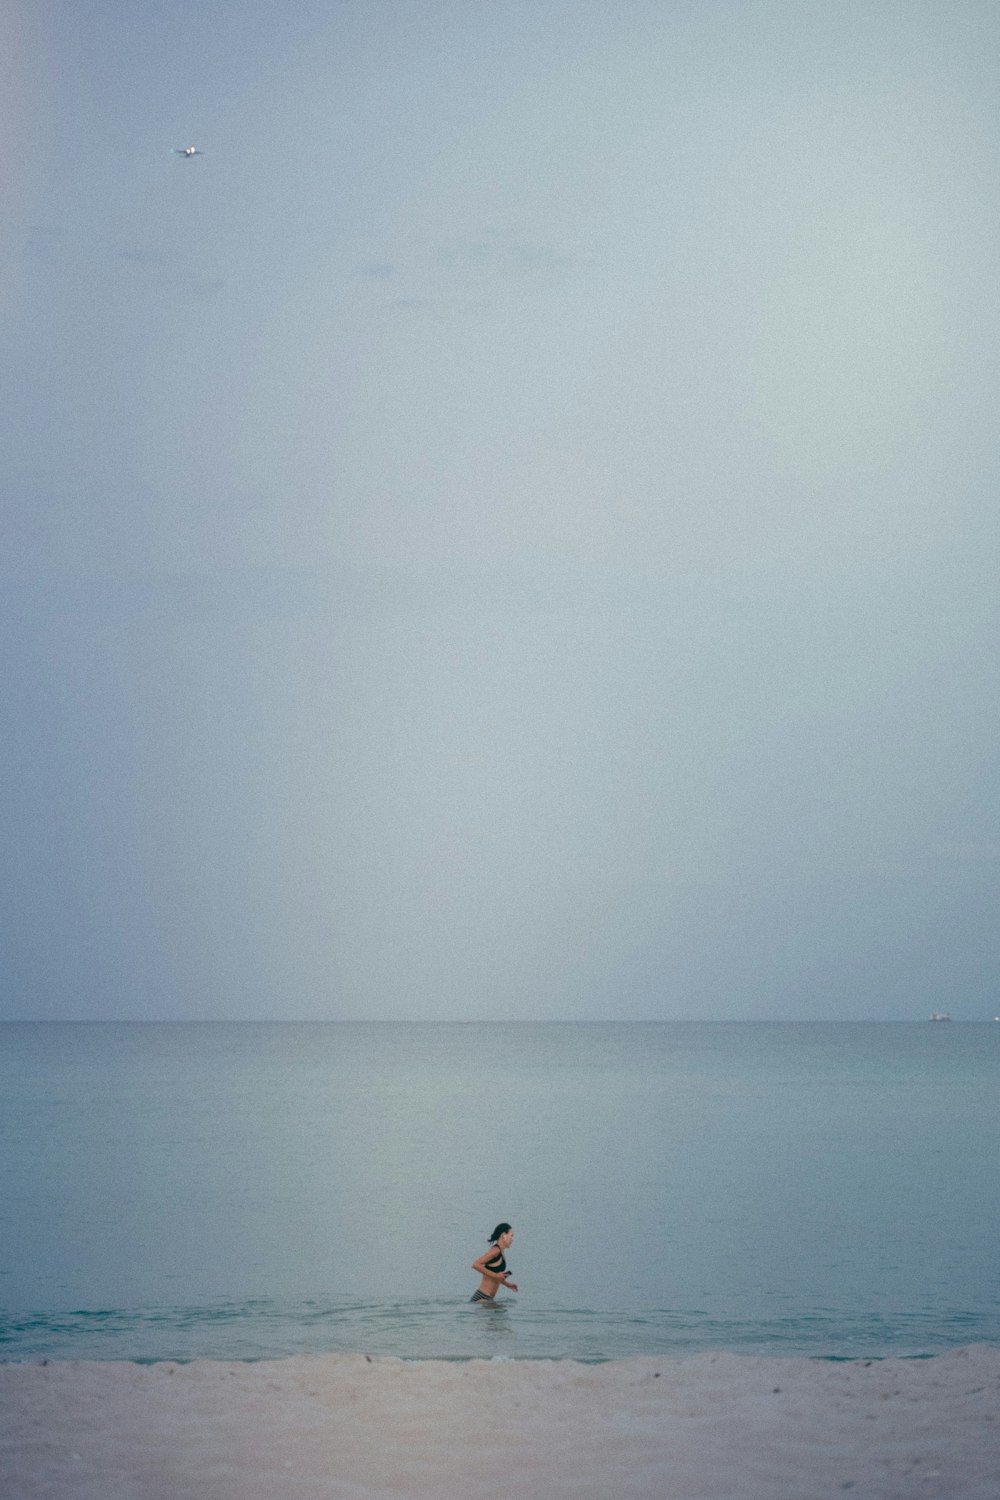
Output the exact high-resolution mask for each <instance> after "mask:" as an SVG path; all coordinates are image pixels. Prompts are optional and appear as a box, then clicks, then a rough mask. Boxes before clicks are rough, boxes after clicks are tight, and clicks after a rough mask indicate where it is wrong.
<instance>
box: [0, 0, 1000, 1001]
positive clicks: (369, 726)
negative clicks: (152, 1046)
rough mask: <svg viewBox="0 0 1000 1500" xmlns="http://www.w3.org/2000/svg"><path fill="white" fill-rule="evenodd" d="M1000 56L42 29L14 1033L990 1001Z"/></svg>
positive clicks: (956, 49) (933, 14) (201, 27)
mask: <svg viewBox="0 0 1000 1500" xmlns="http://www.w3.org/2000/svg"><path fill="white" fill-rule="evenodd" d="M998 44H1000V8H998V7H997V6H996V4H994V3H992V0H982V3H979V0H927V3H921V0H909V3H907V0H897V3H881V0H858V3H852V0H846V3H840V0H838V3H833V0H823V3H820V0H816V3H812V0H784V3H783V0H737V3H731V4H730V3H716V0H657V3H653V0H648V3H643V0H619V3H614V0H600V3H589V0H497V3H495V4H491V3H484V4H472V3H470V0H447V3H445V0H343V3H333V0H197V3H195V0H175V3H174V4H172V5H170V6H145V5H142V4H138V3H135V4H128V3H123V0H11V3H9V4H8V5H7V6H6V7H5V9H4V15H3V19H2V20H0V94H2V98H3V104H2V106H0V108H2V111H3V139H4V144H3V149H2V154H0V271H2V274H0V339H2V348H0V383H2V401H0V496H2V504H3V537H4V541H3V548H2V570H3V576H2V580H0V586H2V601H3V603H2V609H3V614H4V622H5V623H4V628H3V639H2V651H3V682H4V688H3V713H2V743H3V749H4V766H5V769H4V775H3V785H4V792H3V803H4V814H3V833H4V852H5V858H4V861H3V872H2V875H0V914H2V924H3V960H2V963H3V968H2V981H3V993H2V999H0V1014H2V1015H4V1016H7V1017H11V1018H35V1017H39V1018H42V1017H66V1018H89V1017H100V1018H103V1017H108V1018H115V1017H136V1018H145V1017H149V1018H164V1019H171V1018H189V1017H191V1018H194V1017H221V1018H229V1017H232V1018H241V1017H246V1018H257V1017H275V1018H286V1017H287V1018H299V1017H302V1018H327V1017H329V1018H333V1019H336V1018H341V1017H344V1018H348V1017H386V1018H393V1017H400V1018H409V1017H414V1018H423V1017H428V1018H432V1017H435V1018H436V1017H441V1018H462V1019H465V1018H470V1019H471V1018H481V1017H498V1018H505V1017H514V1018H533V1017H539V1018H549V1017H552V1018H567V1019H573V1018H582V1019H590V1018H603V1017H623V1018H633V1017H635V1018H639V1017H649V1018H659V1017H664V1018H671V1017H705V1018H724V1017H734V1018H747V1019H754V1018H786V1017H787V1018H793V1017H803V1018H810V1017H824V1018H826V1017H829V1018H838V1017H844V1018H865V1017H871V1018H873V1019H875V1018H895V1017H900V1018H902V1017H909V1016H914V1017H916V1018H923V1017H924V1016H925V1015H926V1014H927V1013H928V1012H929V1011H930V1010H932V1009H942V1010H949V1011H951V1012H952V1013H953V1014H954V1015H955V1016H956V1018H958V1017H962V1018H968V1019H979V1018H988V1017H992V1015H993V1014H994V1012H995V1011H997V1010H998V1009H1000V1001H998V998H997V992H996V980H997V973H998V959H1000V952H998V949H1000V921H998V916H1000V913H998V909H997V907H998V903H997V891H998V881H997V876H998V857H1000V834H998V828H997V811H998V808H997V803H998V784H1000V765H998V757H997V744H998V735H997V727H998V726H997V718H998V713H997V704H998V697H1000V694H998V687H1000V684H998V681H997V676H998V672H997V663H998V644H1000V642H998V600H1000V593H998V578H1000V569H998V541H1000V536H998V532H1000V522H998V504H997V469H998V462H997V457H998V454H997V412H998V379H997V376H998V362H1000V316H998V314H1000V279H998V271H997V268H998V264H1000V257H998V243H997V241H998V222H1000V174H998V168H1000V150H998V147H1000V109H998V84H1000V66H998V62H1000V50H998ZM192 143H193V144H194V145H196V146H197V147H199V148H200V150H201V151H202V152H203V154H202V155H198V156H194V157H191V158H185V157H183V156H181V155H178V154H175V148H182V147H185V146H187V145H189V144H192Z"/></svg>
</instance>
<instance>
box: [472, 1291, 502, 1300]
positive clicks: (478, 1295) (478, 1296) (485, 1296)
mask: <svg viewBox="0 0 1000 1500" xmlns="http://www.w3.org/2000/svg"><path fill="white" fill-rule="evenodd" d="M469 1301H470V1302H495V1301H496V1298H495V1297H491V1296H490V1294H489V1292H473V1294H472V1296H471V1297H470V1298H469Z"/></svg>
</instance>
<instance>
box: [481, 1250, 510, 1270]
mask: <svg viewBox="0 0 1000 1500" xmlns="http://www.w3.org/2000/svg"><path fill="white" fill-rule="evenodd" d="M483 1265H484V1267H485V1268H486V1270H487V1271H492V1273H493V1275H494V1276H502V1275H503V1273H504V1271H506V1269H507V1262H506V1261H505V1260H504V1258H503V1251H502V1250H501V1249H500V1246H499V1245H498V1246H497V1249H496V1254H495V1255H491V1256H490V1258H489V1260H484V1261H483Z"/></svg>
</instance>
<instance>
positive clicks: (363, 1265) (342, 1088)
mask: <svg viewBox="0 0 1000 1500" xmlns="http://www.w3.org/2000/svg"><path fill="white" fill-rule="evenodd" d="M998 1100H1000V1026H996V1025H964V1024H958V1023H952V1024H950V1025H928V1024H927V1023H913V1024H895V1025H854V1024H841V1025H821V1024H805V1025H790V1024H788V1025H786V1024H773V1025H751V1024H733V1025H724V1024H714V1025H702V1024H697V1023H667V1024H648V1025H646V1024H621V1025H617V1024H607V1025H605V1024H593V1025H568V1024H567V1025H549V1024H539V1025H526V1024H515V1025H509V1026H484V1025H397V1024H372V1025H367V1024H357V1025H355V1024H331V1025H308V1024H303V1025H281V1024H275V1025H257V1024H245V1025H225V1024H219V1025H215V1024H202V1025H174V1026H164V1025H70V1024H67V1025H48V1024H38V1025H35V1024H23V1025H20V1024H8V1025H4V1026H0V1140H2V1143H3V1152H2V1158H0V1224H2V1233H0V1303H2V1312H0V1359H35V1358H40V1357H50V1358H51V1357H55V1358H109V1359H110V1358H115V1359H120V1358H128V1359H141V1360H150V1359H190V1358H201V1357H212V1358H229V1359H233V1358H238V1359H243V1358H246V1359H254V1358H262V1357H269V1356H278V1355H283V1354H289V1353H298V1352H313V1353H325V1352H337V1351H355V1350H364V1351H367V1352H370V1353H388V1354H397V1355H402V1356H404V1357H407V1358H468V1357H496V1356H500V1357H511V1358H522V1357H549V1358H559V1357H573V1358H578V1359H587V1360H599V1359H607V1358H613V1357H618V1356H622V1355H628V1354H657V1355H671V1354H678V1355H679V1354H685V1353H690V1352H692V1351H699V1350H706V1349H730V1350H736V1351H744V1350H745V1351H753V1352H782V1353H798V1354H811V1355H818V1356H823V1357H831V1358H832V1357H844V1356H856V1355H860V1354H865V1355H883V1354H889V1353H895V1354H907V1355H916V1354H927V1353H932V1352H934V1351H936V1350H940V1349H943V1348H948V1347H954V1346H957V1345H960V1344H967V1343H972V1342H981V1341H986V1342H990V1343H1000V1287H998V1278H997V1272H998V1252H997V1220H996V1198H997V1192H996V1190H997V1164H998V1161H1000V1109H998ZM501 1219H507V1220H509V1221H510V1222H512V1223H513V1225H514V1227H515V1232H516V1239H515V1243H514V1246H513V1249H512V1250H511V1252H510V1253H509V1255H508V1261H509V1263H510V1265H511V1268H512V1270H513V1271H514V1273H515V1279H516V1280H517V1281H518V1283H519V1285H520V1287H521V1292H520V1295H519V1296H517V1297H516V1298H515V1297H513V1296H512V1297H510V1298H507V1299H504V1301H503V1302H501V1303H499V1304H498V1305H497V1306H495V1307H486V1308H481V1307H474V1306H471V1305H470V1304H469V1302H468V1298H469V1296H470V1295H471V1292H472V1290H473V1288H474V1287H475V1285H476V1280H477V1279H476V1277H475V1275H474V1273H473V1272H472V1271H471V1269H470V1263H471V1261H472V1260H473V1258H474V1257H475V1256H476V1255H478V1254H479V1253H481V1251H482V1250H483V1249H484V1248H485V1244H486V1239H487V1236H488V1234H489V1231H490V1230H491V1229H492V1227H493V1225H494V1224H495V1223H496V1222H497V1221H498V1220H501Z"/></svg>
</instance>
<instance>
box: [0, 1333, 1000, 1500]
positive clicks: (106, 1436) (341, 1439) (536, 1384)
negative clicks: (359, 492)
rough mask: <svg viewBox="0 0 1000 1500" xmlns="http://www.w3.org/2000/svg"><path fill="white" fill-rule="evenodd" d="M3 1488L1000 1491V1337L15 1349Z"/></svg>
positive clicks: (821, 1499) (19, 1496) (308, 1494)
mask: <svg viewBox="0 0 1000 1500" xmlns="http://www.w3.org/2000/svg"><path fill="white" fill-rule="evenodd" d="M0 1493H2V1494H3V1496H4V1500H35V1497H42V1496H46V1497H51V1500H69V1497H72V1500H187V1497H192V1500H194V1497H197V1500H321V1497H330V1500H373V1497H386V1500H388V1497H393V1500H401V1497H409V1496H414V1497H416V1496H421V1497H423V1496H427V1497H430V1496H435V1497H440V1500H452V1497H454V1500H460V1497H461V1500H486V1497H489V1500H504V1497H511V1496H512V1497H528V1496H530V1497H538V1500H546V1497H548V1496H554V1497H566V1500H570V1497H572V1500H591V1497H592V1500H597V1497H601V1500H618V1497H622V1500H627V1497H635V1496H644V1497H645V1496H650V1497H651V1496H656V1497H663V1500H696V1497H711V1500H723V1497H732V1500H736V1497H739V1500H825V1497H828V1496H836V1497H838V1500H843V1497H844V1496H845V1495H847V1494H850V1495H851V1496H857V1497H859V1500H860V1497H870V1496H878V1497H880V1500H882V1497H886V1500H888V1497H899V1500H917V1497H924V1496H931V1497H945V1496H946V1497H948V1500H959V1497H968V1500H973V1497H975V1500H997V1497H998V1496H1000V1349H993V1348H985V1347H976V1348H971V1349H963V1350H957V1351H955V1352H953V1353H949V1354H945V1355H941V1356H938V1357H937V1358H935V1359H931V1360H902V1361H901V1360H884V1361H875V1362H871V1363H865V1362H861V1361H859V1362H856V1363H850V1364H830V1363H825V1362H822V1361H814V1360H805V1359H755V1358H749V1357H746V1356H737V1355H729V1354H719V1355H700V1356H698V1357H696V1358H690V1359H683V1360H677V1361H673V1360H658V1359H647V1358H643V1359H627V1360H621V1361H618V1362H615V1363H612V1364H604V1365H581V1364H575V1363H572V1362H569V1361H561V1362H551V1363H549V1362H544V1361H523V1362H517V1363H504V1364H500V1363H494V1362H489V1363H487V1362H484V1361H472V1362H471V1363H467V1364H457V1363H456V1364H451V1363H444V1362H436V1361H426V1362H418V1363H407V1362H404V1361H402V1360H396V1359H372V1360H368V1359H367V1358H366V1357H365V1356H364V1355H363V1354H360V1355H331V1356H327V1357H322V1358H299V1359H285V1360H276V1361H268V1362H265V1363H260V1364H221V1363H210V1362H199V1363H195V1364H189V1365H170V1364H158V1365H151V1366H139V1365H132V1364H125V1363H114V1364H112V1363H107V1364H102V1363H80V1362H55V1363H49V1364H46V1365H42V1364H30V1365H28V1364H24V1365H16V1364H12V1365H0Z"/></svg>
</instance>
